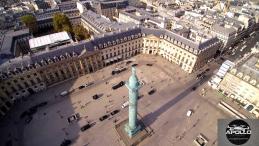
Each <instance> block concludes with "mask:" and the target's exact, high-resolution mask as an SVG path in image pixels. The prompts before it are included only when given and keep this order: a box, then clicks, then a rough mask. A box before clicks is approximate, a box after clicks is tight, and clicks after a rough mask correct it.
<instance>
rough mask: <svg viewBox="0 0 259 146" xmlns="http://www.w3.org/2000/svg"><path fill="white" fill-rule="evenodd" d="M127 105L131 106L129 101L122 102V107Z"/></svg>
mask: <svg viewBox="0 0 259 146" xmlns="http://www.w3.org/2000/svg"><path fill="white" fill-rule="evenodd" d="M127 106H129V101H126V102H124V103H123V104H122V106H121V108H125V107H127Z"/></svg>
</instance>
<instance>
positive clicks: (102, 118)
mask: <svg viewBox="0 0 259 146" xmlns="http://www.w3.org/2000/svg"><path fill="white" fill-rule="evenodd" d="M107 118H109V115H104V116H102V117H100V118H99V120H100V121H103V120H105V119H107Z"/></svg>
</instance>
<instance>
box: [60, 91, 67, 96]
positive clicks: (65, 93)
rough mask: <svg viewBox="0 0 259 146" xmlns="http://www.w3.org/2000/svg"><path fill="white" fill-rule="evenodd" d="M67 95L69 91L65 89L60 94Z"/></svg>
mask: <svg viewBox="0 0 259 146" xmlns="http://www.w3.org/2000/svg"><path fill="white" fill-rule="evenodd" d="M66 95H68V91H63V92H61V93H60V96H66Z"/></svg>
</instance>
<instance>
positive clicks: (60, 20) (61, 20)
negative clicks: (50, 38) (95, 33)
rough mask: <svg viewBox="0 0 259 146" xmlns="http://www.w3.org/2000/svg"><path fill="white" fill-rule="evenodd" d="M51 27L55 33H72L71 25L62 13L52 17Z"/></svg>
mask: <svg viewBox="0 0 259 146" xmlns="http://www.w3.org/2000/svg"><path fill="white" fill-rule="evenodd" d="M53 27H54V30H55V31H56V32H61V31H67V32H70V33H72V25H71V23H70V21H69V19H68V17H67V16H66V15H65V14H63V13H56V14H54V17H53Z"/></svg>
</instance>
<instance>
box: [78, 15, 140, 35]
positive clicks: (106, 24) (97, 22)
mask: <svg viewBox="0 0 259 146" xmlns="http://www.w3.org/2000/svg"><path fill="white" fill-rule="evenodd" d="M81 24H82V26H83V27H84V28H86V29H88V30H91V31H92V32H93V33H95V34H100V33H105V32H112V31H117V30H122V29H126V28H129V27H133V26H135V25H136V24H134V23H117V22H113V21H111V20H110V19H108V18H107V17H105V16H102V15H100V14H96V13H94V12H93V11H91V10H88V11H85V12H84V13H82V14H81Z"/></svg>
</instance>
